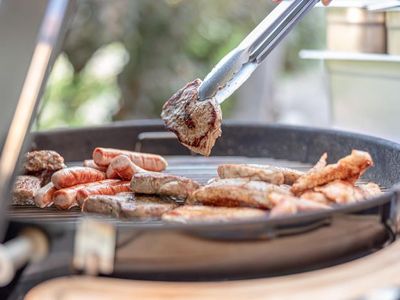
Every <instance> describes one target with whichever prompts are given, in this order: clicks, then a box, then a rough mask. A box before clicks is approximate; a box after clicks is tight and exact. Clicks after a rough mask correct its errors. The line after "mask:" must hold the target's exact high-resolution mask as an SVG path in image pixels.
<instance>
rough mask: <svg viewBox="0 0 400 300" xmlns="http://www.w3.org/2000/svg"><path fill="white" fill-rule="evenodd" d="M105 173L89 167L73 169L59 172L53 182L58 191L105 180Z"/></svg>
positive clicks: (54, 176)
mask: <svg viewBox="0 0 400 300" xmlns="http://www.w3.org/2000/svg"><path fill="white" fill-rule="evenodd" d="M105 178H106V175H105V174H104V172H101V171H99V170H95V169H92V168H88V167H72V168H65V169H62V170H59V171H57V172H55V173H54V174H53V176H52V177H51V182H52V183H53V184H54V186H55V187H56V188H57V189H62V188H67V187H71V186H75V185H78V184H84V183H89V182H96V181H100V180H104V179H105Z"/></svg>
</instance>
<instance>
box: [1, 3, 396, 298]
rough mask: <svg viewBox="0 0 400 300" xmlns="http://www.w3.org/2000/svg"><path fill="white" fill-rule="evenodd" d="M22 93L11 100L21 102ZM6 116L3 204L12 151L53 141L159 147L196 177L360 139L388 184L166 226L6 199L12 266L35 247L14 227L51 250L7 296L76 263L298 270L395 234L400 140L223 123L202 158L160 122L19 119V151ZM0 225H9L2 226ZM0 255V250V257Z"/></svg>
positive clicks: (87, 151) (178, 270) (307, 162)
mask: <svg viewBox="0 0 400 300" xmlns="http://www.w3.org/2000/svg"><path fill="white" fill-rule="evenodd" d="M3 1H4V2H5V3H7V1H5V0H3ZM4 2H3V3H4ZM51 2H53V4H54V3H55V2H59V1H55V0H53V1H51ZM61 2H62V1H61ZM55 8H57V7H54V6H53V9H55ZM68 9H69V7H68V6H63V7H58V10H56V11H57V12H59V13H60V14H61V15H60V16H61V17H63V16H64V14H66V13H67V11H68ZM61 19H62V18H61ZM45 20H46V18H45ZM58 25H59V27H57V26H55V27H54V29H55V30H56V29H59V30H60V31H61V28H62V24H58ZM56 31H57V30H56ZM57 33H60V32H57ZM45 41H46V42H49V41H50V45H51V46H52V47H51V49H53V48H54V47H55V46H56V44H57V43H56V42H57V39H54V40H52V39H45ZM50 54H52V53H50ZM48 58H49V60H47V61H45V62H43V61H42V62H41V63H42V64H44V65H45V66H47V65H48V64H51V59H50V56H49V57H48ZM42 72H43V73H41V75H43V77H42V79H45V73H46V68H44V69H42ZM35 82H36V87H37V88H38V89H37V93H33V94H29V95H25V97H28V98H29V97H30V98H29V99H30V100H31V101H28V102H29V103H31V104H32V103H33V104H34V103H35V101H36V99H37V98H38V97H39V95H40V88H41V86H42V84H43V81H35ZM23 87H24V85H23ZM22 91H23V88H22ZM22 100H23V99H22ZM22 100H21V98H20V99H19V100H18V101H15V103H16V104H17V107H18V104H21V101H22ZM10 103H13V102H12V101H10ZM33 111H34V109H33V106H32V111H31V112H27V113H26V114H25V115H22V116H23V117H26V118H27V119H28V120H30V118H31V116H32V112H33ZM8 125H9V126H7V128H5V130H4V132H2V133H3V134H4V136H5V137H6V138H5V144H4V145H3V144H2V153H1V162H2V163H3V164H2V165H0V172H1V174H2V175H3V177H2V182H1V186H0V192H1V193H2V196H3V198H2V200H3V201H2V202H3V203H4V204H8V203H9V201H10V197H9V190H10V187H9V185H8V183H10V182H12V175H13V174H14V175H15V173H17V172H18V164H17V159H16V158H18V157H17V156H18V155H19V154H20V153H22V152H23V151H24V150H26V149H52V150H55V151H58V152H59V153H60V154H61V155H63V156H64V158H65V160H66V162H67V164H68V165H74V164H80V163H81V162H82V161H83V160H84V159H87V158H88V157H90V155H91V152H92V150H93V149H94V147H113V148H121V149H128V150H136V151H143V152H150V153H157V154H160V155H163V156H165V157H166V158H167V160H168V162H169V167H168V169H167V172H171V173H173V174H177V175H183V176H187V177H190V178H193V179H196V180H198V181H200V182H202V183H205V182H206V181H207V180H209V179H210V178H212V177H213V176H215V175H216V166H217V165H218V164H220V163H222V162H224V163H228V162H240V163H259V164H262V163H269V164H274V165H278V166H285V167H290V168H295V169H299V170H305V169H307V168H309V167H310V166H311V165H312V164H313V163H314V162H316V161H317V160H318V158H319V156H320V155H321V153H323V152H328V153H329V160H330V161H331V162H333V161H336V160H338V159H339V158H341V157H343V156H345V155H347V154H348V153H349V152H350V151H351V150H352V149H360V150H364V151H368V152H369V153H370V154H371V156H372V157H373V159H374V161H375V167H374V168H371V169H370V170H369V171H368V172H367V173H366V174H365V175H364V176H363V179H364V180H367V181H369V180H370V181H374V182H377V183H378V184H379V185H380V186H381V187H382V188H383V189H384V190H385V193H384V194H383V195H381V196H380V197H377V198H374V199H369V200H366V201H364V202H360V203H356V204H351V205H345V206H340V207H336V208H334V209H332V210H329V211H322V212H314V213H303V214H299V215H296V216H290V217H279V218H274V219H265V220H254V221H242V222H235V223H234V222H231V223H226V224H192V225H190V224H174V225H172V224H163V223H161V222H160V221H157V220H150V221H137V220H129V221H120V220H115V219H111V218H106V217H100V216H89V215H84V214H82V213H80V212H79V211H77V210H70V211H62V212H61V211H57V210H55V209H53V208H46V209H39V208H35V207H12V208H9V209H5V208H4V209H3V210H2V212H3V213H4V215H6V216H7V223H8V224H7V225H8V227H7V232H6V234H5V238H4V241H5V242H7V243H6V246H5V247H4V248H5V249H7V247H8V249H10V248H11V245H12V243H13V241H14V242H16V243H19V244H18V245H20V246H21V247H20V249H21V253H20V257H18V255H14V257H10V259H12V263H11V264H13V265H15V267H20V266H23V265H25V264H26V263H27V262H28V261H29V258H30V256H31V254H32V253H30V252H32V251H29V250H32V249H37V248H30V246H29V245H30V244H29V241H27V238H26V237H18V236H19V235H20V234H21V232H24V230H26V229H36V230H38V231H37V232H40V233H42V237H44V238H45V239H46V240H48V241H49V250H48V251H45V250H44V251H43V255H42V257H40V258H41V259H40V260H38V261H36V262H32V263H30V264H27V266H26V267H25V268H23V269H22V270H21V271H19V272H18V273H17V274H16V277H15V279H14V281H13V282H12V283H11V284H10V285H9V286H8V287H7V289H6V290H4V291H2V292H4V293H5V294H6V293H7V294H8V293H9V292H10V291H11V290H12V288H14V287H15V286H17V289H15V291H14V294H13V295H14V296H15V297H18V296H20V295H23V294H25V292H26V291H27V290H28V289H29V288H31V287H33V286H34V285H36V284H38V283H39V282H42V281H44V280H46V279H48V278H53V277H55V276H61V275H68V274H76V273H80V272H84V273H86V274H91V275H106V276H110V277H119V278H135V279H147V280H177V281H187V280H191V281H193V280H196V281H199V280H200V281H201V280H207V281H209V280H221V279H238V278H258V277H270V276H276V275H282V274H292V273H298V272H303V271H307V270H312V269H318V268H322V267H326V266H330V265H334V264H338V263H341V262H345V261H349V260H352V259H355V258H358V257H361V256H364V255H366V254H370V253H373V252H375V251H378V250H379V249H381V248H383V247H385V246H387V245H389V244H390V243H392V242H393V241H394V240H395V239H396V234H397V232H398V228H399V226H398V220H399V208H398V207H399V206H398V205H399V201H398V189H396V187H395V185H396V184H397V183H398V182H400V172H399V171H398V169H399V167H400V145H399V144H396V143H392V142H390V141H386V140H382V139H379V138H375V137H369V136H365V135H359V134H354V133H348V132H340V131H335V130H327V129H316V128H301V127H292V126H278V125H276V126H274V125H258V124H244V123H243V124H242V123H230V122H225V123H224V125H223V127H222V130H223V135H222V137H221V138H220V139H219V140H218V141H217V143H216V146H215V148H214V149H213V157H210V158H204V157H199V156H195V155H192V153H190V152H189V151H188V150H187V149H186V148H184V147H182V146H181V145H180V144H179V143H178V141H177V140H176V138H175V137H174V136H172V135H171V134H169V133H167V132H166V131H165V129H164V127H163V126H162V124H161V123H160V122H159V121H145V120H143V121H135V122H122V123H114V124H110V125H107V126H100V127H93V128H83V129H63V130H55V131H49V132H37V133H33V134H32V135H30V136H29V137H30V138H29V139H25V133H26V130H27V129H28V127H29V126H28V125H29V124H25V125H26V127H25V128H23V129H22V131H20V132H18V133H19V134H18V135H16V136H14V137H15V138H16V140H18V141H19V143H17V144H14V145H15V146H16V148H15V149H14V150H15V151H16V152H17V154H18V155H17V156H15V155H14V156H12V155H11V156H10V153H8V152H6V150H7V148H6V146H5V145H7V141H9V139H10V134H11V133H12V132H14V131H12V130H13V128H14V127H13V122H12V121H10V123H9V124H8ZM20 129H21V128H20ZM24 140H25V147H23V143H22V141H24ZM13 141H14V140H11V142H13ZM14 142H15V141H14ZM10 157H11V158H15V159H14V160H12V161H11V163H8V164H4V161H5V160H4V159H5V158H10ZM7 166H8V167H9V168H8V169H7V168H6V167H7ZM7 171H8V172H7ZM2 219H4V218H2ZM2 229H4V230H5V226H4V227H2ZM43 234H44V235H43ZM28 240H29V239H28ZM44 244H46V243H44ZM13 249H14V248H13ZM18 254H19V253H18ZM2 255H3V253H2V252H0V258H3V257H2ZM4 265H6V262H4V261H2V260H1V259H0V266H4ZM17 284H18V285H17ZM5 294H4V295H5ZM2 295H3V294H2Z"/></svg>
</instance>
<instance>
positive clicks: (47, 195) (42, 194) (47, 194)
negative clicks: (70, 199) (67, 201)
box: [35, 182, 57, 208]
mask: <svg viewBox="0 0 400 300" xmlns="http://www.w3.org/2000/svg"><path fill="white" fill-rule="evenodd" d="M56 191H57V189H56V188H55V187H54V185H53V183H51V182H49V183H48V184H46V185H45V186H44V187H42V188H41V189H39V190H38V191H37V192H36V195H35V204H36V206H38V207H40V208H44V207H48V206H51V205H53V195H54V193H55V192H56Z"/></svg>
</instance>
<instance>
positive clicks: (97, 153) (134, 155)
mask: <svg viewBox="0 0 400 300" xmlns="http://www.w3.org/2000/svg"><path fill="white" fill-rule="evenodd" d="M119 155H126V156H128V157H129V159H130V160H131V161H132V162H133V163H134V164H135V165H137V166H139V167H141V168H143V169H145V170H148V171H155V172H160V171H163V170H165V168H166V167H167V166H168V163H167V161H166V160H165V159H164V158H163V157H161V156H160V155H156V154H149V153H140V152H132V151H127V150H119V149H112V148H100V147H98V148H96V149H94V151H93V160H94V162H95V163H96V164H97V165H99V166H108V165H109V164H110V163H111V160H112V159H113V158H114V157H117V156H119Z"/></svg>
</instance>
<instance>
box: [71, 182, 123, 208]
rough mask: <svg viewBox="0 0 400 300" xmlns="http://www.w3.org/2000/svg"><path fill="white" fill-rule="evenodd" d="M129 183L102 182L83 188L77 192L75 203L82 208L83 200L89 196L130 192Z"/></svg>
mask: <svg viewBox="0 0 400 300" xmlns="http://www.w3.org/2000/svg"><path fill="white" fill-rule="evenodd" d="M130 190H131V188H130V182H129V181H120V180H103V181H100V182H99V183H98V184H96V185H92V186H88V187H84V188H82V189H80V190H78V191H77V193H76V201H77V202H78V205H79V206H80V207H82V205H83V203H84V202H85V199H86V198H87V197H89V196H91V195H115V194H118V193H122V192H130Z"/></svg>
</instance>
